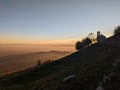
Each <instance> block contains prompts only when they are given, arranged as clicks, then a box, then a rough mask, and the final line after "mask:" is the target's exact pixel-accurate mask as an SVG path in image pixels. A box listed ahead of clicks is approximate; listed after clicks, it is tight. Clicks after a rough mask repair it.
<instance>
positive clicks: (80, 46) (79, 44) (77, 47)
mask: <svg viewBox="0 0 120 90" xmlns="http://www.w3.org/2000/svg"><path fill="white" fill-rule="evenodd" d="M75 48H76V50H80V49H82V42H79V41H78V42H77V43H76V45H75Z"/></svg>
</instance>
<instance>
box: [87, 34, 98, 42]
mask: <svg viewBox="0 0 120 90" xmlns="http://www.w3.org/2000/svg"><path fill="white" fill-rule="evenodd" d="M88 38H89V39H90V40H91V41H92V43H95V42H96V37H95V35H94V33H89V35H88Z"/></svg>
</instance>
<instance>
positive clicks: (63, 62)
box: [0, 36, 120, 90]
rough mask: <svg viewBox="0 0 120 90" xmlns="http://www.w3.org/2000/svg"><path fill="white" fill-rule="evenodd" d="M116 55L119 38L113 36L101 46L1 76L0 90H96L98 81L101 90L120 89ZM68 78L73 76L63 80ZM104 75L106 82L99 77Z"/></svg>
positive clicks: (119, 65)
mask: <svg viewBox="0 0 120 90" xmlns="http://www.w3.org/2000/svg"><path fill="white" fill-rule="evenodd" d="M119 56H120V37H119V36H113V37H110V38H108V39H107V41H106V42H105V43H104V44H102V45H99V44H94V45H91V46H89V47H87V48H85V49H83V50H81V51H77V52H75V53H73V54H71V55H69V56H67V57H64V58H61V59H59V60H57V61H53V62H50V63H47V64H43V65H40V66H36V67H33V68H30V69H28V70H24V71H21V72H16V73H13V74H10V75H6V76H3V77H1V78H0V90H96V88H97V87H98V86H99V83H100V82H102V87H104V90H120V63H119V61H118V62H117V63H115V60H116V59H119ZM113 64H115V65H113ZM114 66H115V67H114ZM70 75H73V76H74V77H73V78H72V79H68V80H65V81H64V80H63V79H65V78H66V77H68V76H70ZM105 75H106V76H108V75H109V77H108V79H105V78H103V77H104V76H105ZM103 79H104V80H103ZM99 90H102V89H99Z"/></svg>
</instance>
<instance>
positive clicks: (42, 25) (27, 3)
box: [0, 0, 120, 45]
mask: <svg viewBox="0 0 120 90" xmlns="http://www.w3.org/2000/svg"><path fill="white" fill-rule="evenodd" d="M119 8H120V1H119V0H0V43H1V44H2V43H3V44H16V43H24V44H64V45H65V44H67V45H68V44H70V45H72V44H74V43H75V42H76V41H77V40H81V38H84V37H86V36H87V35H88V34H89V33H91V32H93V33H95V34H96V32H97V31H98V30H99V31H101V32H102V33H103V34H104V35H106V36H110V35H112V33H113V29H114V28H115V27H117V26H118V25H119V24H120V20H119V16H120V10H119Z"/></svg>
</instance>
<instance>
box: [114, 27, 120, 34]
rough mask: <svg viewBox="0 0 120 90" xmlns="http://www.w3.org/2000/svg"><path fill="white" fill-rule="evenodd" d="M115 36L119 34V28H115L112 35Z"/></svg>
mask: <svg viewBox="0 0 120 90" xmlns="http://www.w3.org/2000/svg"><path fill="white" fill-rule="evenodd" d="M116 34H120V26H118V27H117V28H115V30H114V35H116Z"/></svg>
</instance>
